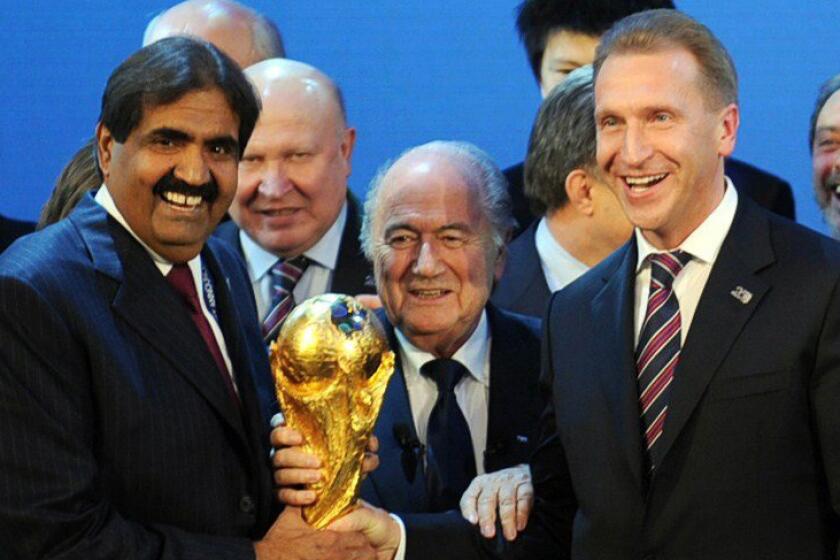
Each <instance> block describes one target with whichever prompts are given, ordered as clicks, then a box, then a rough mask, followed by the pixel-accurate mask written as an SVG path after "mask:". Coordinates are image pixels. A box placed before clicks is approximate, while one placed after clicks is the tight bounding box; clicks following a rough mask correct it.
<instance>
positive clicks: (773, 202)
mask: <svg viewBox="0 0 840 560" xmlns="http://www.w3.org/2000/svg"><path fill="white" fill-rule="evenodd" d="M725 173H726V175H727V176H729V178H730V179H732V183H733V184H734V185H735V188H737V189H738V192H741V193H743V194H745V195H747V196H748V197H750V198H751V199H752V200H753V201H755V202H756V203H758V204H759V205H760V206H763V207H764V208H767V209H768V210H770V211H772V212H775V213H776V214H778V215H780V216H784V217H786V218H789V219H791V220H795V219H796V208H795V206H794V201H793V190H792V189H791V188H790V184H789V183H788V182H787V181H785V180H784V179H782V178H780V177H777V176H775V175H773V174H771V173H768V172H767V171H764V170H762V169H759V168H758V167H756V166H754V165H750V164H749V163H746V162H743V161H741V160H738V159H734V158H728V159H727V160H726V164H725Z"/></svg>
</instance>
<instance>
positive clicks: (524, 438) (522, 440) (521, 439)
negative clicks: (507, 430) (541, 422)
mask: <svg viewBox="0 0 840 560" xmlns="http://www.w3.org/2000/svg"><path fill="white" fill-rule="evenodd" d="M516 441H518V442H519V443H528V436H523V435H521V434H520V435H517V436H516Z"/></svg>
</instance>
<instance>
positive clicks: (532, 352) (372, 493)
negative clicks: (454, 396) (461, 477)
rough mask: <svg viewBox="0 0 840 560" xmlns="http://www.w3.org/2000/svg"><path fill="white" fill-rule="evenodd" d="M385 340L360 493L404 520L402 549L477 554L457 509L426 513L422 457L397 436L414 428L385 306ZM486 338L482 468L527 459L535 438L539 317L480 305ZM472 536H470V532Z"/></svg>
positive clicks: (413, 553)
mask: <svg viewBox="0 0 840 560" xmlns="http://www.w3.org/2000/svg"><path fill="white" fill-rule="evenodd" d="M378 315H379V317H380V319H382V321H383V324H384V325H385V327H386V331H387V334H388V338H389V342H390V345H391V348H393V349H394V351H395V352H396V354H397V363H396V370H395V372H394V375H393V376H392V377H391V381H390V383H389V385H388V389H387V391H386V393H385V398H384V401H383V404H382V409H381V411H380V413H379V419H378V421H377V423H376V427H375V429H374V433H375V434H376V436H377V437H378V438H379V444H380V448H379V457H380V461H381V462H380V465H379V468H378V469H376V470H375V471H374V472H372V473H371V474H370V475H369V476H368V478H367V479H366V480H365V482H364V484H363V486H362V498H363V499H365V500H367V501H368V502H370V503H372V504H374V505H377V506H379V507H383V508H385V509H386V510H388V511H391V512H395V513H399V514H400V516H401V517H402V518H403V519H404V521H405V523H406V530H407V532H408V536H407V551H406V552H407V557H408V558H418V559H422V558H428V557H429V556H428V549H427V547H429V546H433V545H435V543H437V544H439V543H440V542H442V541H446V542H448V543H449V544H450V545H451V546H452V549H453V550H459V551H460V552H459V557H460V558H465V557H468V556H469V555H470V554H477V552H478V546H476V544H475V540H477V538H480V537H477V535H475V534H474V533H473V531H472V527H471V525H469V523H467V522H466V521H465V520H464V519H463V518H462V517H461V514H460V512H457V511H452V512H447V513H441V514H428V513H425V512H426V511H427V510H428V508H429V505H428V495H427V493H426V481H425V477H424V475H423V462H422V457H419V456H415V455H414V454H413V453H412V452H411V450H409V449H405V446H404V445H401V443H400V442H399V441H398V438H397V436H396V431H397V428H396V427H397V426H398V425H402V426H404V427H405V428H406V429H407V430H408V432H409V434H410V438H412V439H414V440H416V438H417V431H416V428H415V426H414V420H413V417H412V414H411V406H410V404H409V400H408V392H407V390H406V385H405V379H404V377H403V374H402V368H401V367H400V362H399V352H398V350H397V348H398V342H397V338H396V336H395V334H394V329H393V327H392V326H391V325H390V324H389V323H388V321H387V319H386V318H385V315H384V313H382V312H381V310H380V312H379V313H378ZM487 316H488V322H489V328H490V332H491V336H492V338H493V342H492V345H491V349H490V404H489V410H488V422H487V447H486V449H485V452H484V468H485V471H487V472H492V471H496V470H499V469H503V468H506V467H512V466H514V465H517V464H520V463H527V462H528V458H529V456H530V453H531V451H532V450H533V448H534V445H535V443H536V440H537V433H536V430H537V428H538V425H539V414H540V411H541V409H542V408H543V407H542V403H543V402H544V401H543V400H542V398H541V397H540V395H539V393H538V386H537V380H538V376H539V359H538V356H539V322H538V321H537V320H536V319H534V318H530V317H524V316H521V315H515V314H511V313H508V312H506V311H502V310H499V309H496V308H495V307H493V306H492V305H488V306H487ZM474 539H475V540H474Z"/></svg>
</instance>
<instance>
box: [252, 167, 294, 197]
mask: <svg viewBox="0 0 840 560" xmlns="http://www.w3.org/2000/svg"><path fill="white" fill-rule="evenodd" d="M293 188H294V183H292V181H291V180H290V179H289V176H288V175H287V174H286V171H285V170H284V169H283V166H282V165H281V164H279V163H276V162H275V163H267V164H266V165H265V166H264V167H263V173H262V177H261V178H260V186H259V187H258V188H257V191H258V193H259V194H260V195H261V196H264V197H266V198H280V197H282V196H283V195H284V194H286V193H287V192H289V191H290V190H292V189H293Z"/></svg>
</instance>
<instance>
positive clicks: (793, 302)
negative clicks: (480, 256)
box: [512, 10, 840, 560]
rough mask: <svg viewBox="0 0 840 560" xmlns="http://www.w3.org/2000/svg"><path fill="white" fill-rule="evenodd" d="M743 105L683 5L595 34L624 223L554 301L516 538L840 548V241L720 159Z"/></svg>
mask: <svg viewBox="0 0 840 560" xmlns="http://www.w3.org/2000/svg"><path fill="white" fill-rule="evenodd" d="M738 119H739V114H738V105H737V78H736V75H735V69H734V67H733V64H732V61H731V59H730V57H729V55H728V54H727V52H726V50H725V49H724V48H723V46H722V45H721V44H720V43H719V42H718V40H717V39H716V38H715V37H714V36H713V35H712V34H711V32H709V30H708V29H706V28H705V27H704V26H702V25H701V24H699V23H697V22H695V21H693V20H692V19H691V18H689V17H688V16H685V15H683V14H680V13H678V12H675V11H670V10H655V11H650V12H644V13H641V14H636V15H633V16H630V17H628V18H625V19H624V20H622V21H621V22H619V23H617V24H616V26H615V27H613V28H612V29H611V30H610V31H609V32H608V33H607V34H606V35H605V37H604V39H603V41H602V43H601V45H600V46H599V47H598V52H597V56H596V62H595V122H596V127H597V130H598V144H597V158H598V163H599V165H600V167H601V168H602V169H603V170H604V171H605V172H606V174H607V176H608V178H609V181H610V183H611V185H612V188H613V189H614V190H615V192H616V194H617V196H618V198H619V200H620V201H621V203H622V206H623V207H624V209H625V211H626V213H627V215H628V217H629V219H630V221H631V222H632V223H633V224H634V225H635V226H636V230H635V234H634V236H633V238H632V239H631V240H630V242H629V243H627V244H626V245H625V246H624V247H623V248H621V249H619V250H618V251H617V252H616V253H614V254H613V255H611V256H610V257H608V258H607V259H606V260H605V261H604V262H603V263H601V264H600V265H599V266H597V267H595V268H594V269H592V270H591V271H590V272H588V273H587V274H585V275H584V276H582V277H581V278H580V279H579V280H578V281H577V282H575V283H573V284H571V285H570V286H568V287H567V288H566V289H564V290H561V291H560V292H557V293H556V294H555V295H554V296H553V298H552V300H551V302H550V304H549V311H548V315H547V318H546V324H545V328H544V341H543V343H544V346H543V376H544V379H545V380H546V382H548V383H550V384H551V390H552V400H551V404H552V407H551V409H550V411H551V414H549V415H547V416H546V418H548V419H552V417H553V426H554V428H555V433H556V436H557V438H556V440H555V442H556V445H555V446H554V447H553V453H552V454H549V455H545V454H544V455H542V456H537V457H535V460H534V462H533V463H532V467H533V468H534V470H535V471H539V472H543V473H544V472H549V473H551V476H550V477H548V478H544V479H542V481H541V480H537V476H535V480H537V482H536V483H535V486H536V496H537V503H536V506H535V510H534V512H535V515H534V516H533V518H532V519H531V521H530V523H529V526H528V529H527V530H526V532H525V534H524V535H523V538H522V539H521V540H520V541H519V542H517V543H515V544H514V546H513V548H512V552H515V553H516V554H514V556H516V557H523V558H548V557H568V556H569V555H571V557H572V558H575V559H579V560H584V559H590V558H591V559H596V558H597V559H607V560H609V559H626V558H651V559H653V558H715V559H740V558H778V559H790V560H794V559H796V560H802V559H809V560H810V559H813V560H817V559H821V560H822V559H826V560H827V559H829V558H836V557H837V554H838V535H840V522H838V518H839V517H838V514H840V507H839V506H838V504H840V443H839V442H840V413H838V407H837V406H836V401H837V395H838V391H839V390H840V340H838V337H840V294H838V287H840V246H838V245H837V244H836V242H834V241H833V240H830V239H828V238H826V237H823V236H821V235H818V234H816V233H814V232H813V231H810V230H808V229H806V228H803V227H800V226H798V225H796V224H793V223H792V222H790V221H788V220H785V219H780V218H778V217H776V216H775V215H773V214H770V213H768V212H767V211H765V210H763V209H761V208H759V207H757V206H756V205H755V204H754V203H753V202H752V201H750V200H749V199H747V198H746V197H743V196H740V194H739V193H738V192H737V190H736V188H735V186H734V185H733V184H732V182H731V181H729V180H728V179H726V178H725V177H724V158H725V157H726V156H728V155H729V154H730V153H731V152H732V150H733V149H734V146H735V139H736V135H737V129H738ZM546 540H548V542H551V543H553V545H554V546H555V547H556V548H555V550H557V551H558V553H557V554H555V555H553V556H548V555H545V554H541V551H543V550H545V546H546ZM517 545H518V546H517ZM532 546H534V548H531V547H532Z"/></svg>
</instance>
